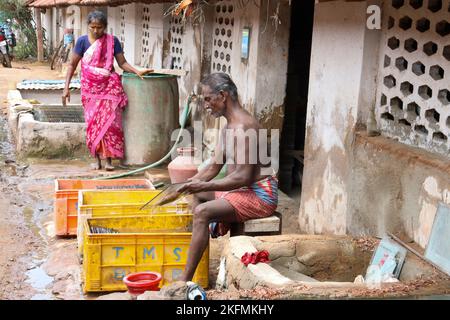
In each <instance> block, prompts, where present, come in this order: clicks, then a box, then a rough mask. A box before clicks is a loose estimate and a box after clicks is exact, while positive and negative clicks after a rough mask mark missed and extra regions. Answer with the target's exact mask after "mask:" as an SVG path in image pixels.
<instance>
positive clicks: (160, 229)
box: [83, 214, 209, 292]
mask: <svg viewBox="0 0 450 320" xmlns="http://www.w3.org/2000/svg"><path fill="white" fill-rule="evenodd" d="M191 224H192V215H190V214H187V215H183V214H181V215H180V214H178V215H170V214H167V215H152V216H146V217H141V216H139V217H117V218H89V219H87V220H86V221H85V236H86V238H85V244H84V261H83V291H84V292H99V291H124V290H127V288H126V286H125V285H124V283H123V281H122V280H123V278H124V277H125V276H126V275H128V274H130V273H133V272H141V271H153V272H159V273H161V275H162V277H163V279H162V281H161V283H160V287H161V286H163V285H165V284H168V283H171V282H172V281H176V280H177V279H178V278H179V277H180V276H181V273H182V272H183V270H184V267H185V264H186V259H187V252H188V249H189V244H190V241H191V232H186V231H188V230H190V228H191ZM90 226H94V227H97V228H98V227H101V228H109V229H114V230H116V231H118V232H119V233H93V232H91V229H90ZM183 231H184V232H183ZM208 274H209V246H208V249H207V250H205V253H204V254H203V256H202V259H201V260H200V263H199V265H198V267H197V270H196V272H195V275H194V278H193V281H194V282H196V283H198V284H200V285H201V286H202V287H204V288H207V287H208V284H209V283H208Z"/></svg>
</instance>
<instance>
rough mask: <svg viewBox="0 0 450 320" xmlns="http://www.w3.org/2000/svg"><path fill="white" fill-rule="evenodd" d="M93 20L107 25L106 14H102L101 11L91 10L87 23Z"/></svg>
mask: <svg viewBox="0 0 450 320" xmlns="http://www.w3.org/2000/svg"><path fill="white" fill-rule="evenodd" d="M93 21H98V22H100V23H101V24H102V25H104V26H105V27H106V26H107V25H108V18H107V17H106V14H104V13H103V12H102V11H98V10H96V11H92V12H90V13H89V14H88V24H90V23H91V22H93Z"/></svg>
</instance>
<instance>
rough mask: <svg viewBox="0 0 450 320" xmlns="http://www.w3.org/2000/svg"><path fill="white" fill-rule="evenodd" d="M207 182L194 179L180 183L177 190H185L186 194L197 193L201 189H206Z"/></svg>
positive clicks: (201, 190)
mask: <svg viewBox="0 0 450 320" xmlns="http://www.w3.org/2000/svg"><path fill="white" fill-rule="evenodd" d="M207 187H208V182H204V181H200V180H195V181H191V182H189V183H186V184H184V185H182V186H181V187H180V188H178V189H177V192H179V193H182V192H185V193H187V194H193V193H199V192H203V191H207Z"/></svg>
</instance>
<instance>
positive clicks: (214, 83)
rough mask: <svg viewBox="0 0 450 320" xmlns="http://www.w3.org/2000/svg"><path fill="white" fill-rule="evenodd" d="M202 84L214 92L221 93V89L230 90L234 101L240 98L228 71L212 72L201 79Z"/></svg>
mask: <svg viewBox="0 0 450 320" xmlns="http://www.w3.org/2000/svg"><path fill="white" fill-rule="evenodd" d="M201 84H202V85H204V86H208V87H209V88H211V90H212V91H213V92H214V93H219V92H220V91H221V90H223V91H226V92H228V93H229V94H230V97H231V99H232V100H233V101H236V100H237V99H238V93H237V88H236V85H235V84H234V82H233V80H231V77H230V76H229V75H228V74H226V73H223V72H217V73H211V74H210V75H208V76H206V77H205V78H204V79H203V80H202V81H201Z"/></svg>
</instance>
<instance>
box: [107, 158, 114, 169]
mask: <svg viewBox="0 0 450 320" xmlns="http://www.w3.org/2000/svg"><path fill="white" fill-rule="evenodd" d="M105 169H106V171H113V170H114V166H113V165H112V163H111V158H106V164H105Z"/></svg>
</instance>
